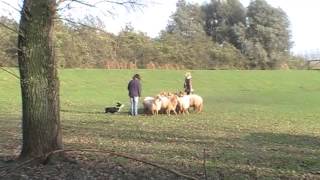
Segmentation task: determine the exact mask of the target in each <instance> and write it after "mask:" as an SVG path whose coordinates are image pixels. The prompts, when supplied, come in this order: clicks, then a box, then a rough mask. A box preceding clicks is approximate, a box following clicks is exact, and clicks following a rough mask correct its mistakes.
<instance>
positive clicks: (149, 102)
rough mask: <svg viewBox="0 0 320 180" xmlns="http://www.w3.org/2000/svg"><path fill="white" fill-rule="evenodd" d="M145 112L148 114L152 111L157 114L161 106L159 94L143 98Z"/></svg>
mask: <svg viewBox="0 0 320 180" xmlns="http://www.w3.org/2000/svg"><path fill="white" fill-rule="evenodd" d="M143 107H144V112H145V113H146V114H148V113H151V114H152V115H155V114H156V115H157V114H158V112H159V110H160V108H161V101H160V98H159V97H158V96H156V97H145V98H144V100H143Z"/></svg>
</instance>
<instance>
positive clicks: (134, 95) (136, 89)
mask: <svg viewBox="0 0 320 180" xmlns="http://www.w3.org/2000/svg"><path fill="white" fill-rule="evenodd" d="M140 80H141V77H140V75H139V74H135V75H134V76H133V77H132V80H131V81H130V82H129V83H128V91H129V97H130V103H131V109H130V113H131V115H132V116H136V115H138V104H139V97H141V83H140Z"/></svg>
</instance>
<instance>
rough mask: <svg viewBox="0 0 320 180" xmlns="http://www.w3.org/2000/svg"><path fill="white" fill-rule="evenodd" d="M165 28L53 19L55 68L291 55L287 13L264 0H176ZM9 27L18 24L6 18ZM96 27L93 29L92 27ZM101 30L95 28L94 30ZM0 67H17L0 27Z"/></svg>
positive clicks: (263, 65) (277, 62)
mask: <svg viewBox="0 0 320 180" xmlns="http://www.w3.org/2000/svg"><path fill="white" fill-rule="evenodd" d="M176 6H177V9H176V11H175V12H174V13H173V14H172V15H171V18H170V20H169V22H168V25H167V27H166V28H165V29H164V30H162V31H161V33H160V35H159V36H158V37H155V38H151V37H149V36H147V35H146V34H145V33H143V32H139V31H136V30H135V29H134V28H133V27H132V26H131V25H130V24H128V25H127V26H126V27H125V28H123V30H122V31H120V32H119V33H118V34H117V35H115V34H111V33H107V32H105V31H102V30H101V29H103V28H104V27H101V26H102V24H103V23H102V22H101V20H100V19H99V18H96V17H90V16H89V17H85V18H84V19H82V20H81V21H80V23H72V22H69V21H65V20H63V19H59V18H56V19H55V21H56V26H55V29H54V39H55V41H54V43H55V45H54V48H55V53H56V57H57V58H58V63H59V67H60V68H73V67H81V68H151V67H152V68H176V69H178V68H190V69H277V68H279V67H280V66H281V64H283V63H286V61H287V59H290V58H289V56H290V48H291V45H292V42H291V32H290V28H289V26H290V23H289V20H288V17H287V15H286V13H285V12H284V11H283V10H282V9H280V8H274V7H272V6H271V5H269V4H268V3H267V2H266V1H265V0H253V1H251V3H250V4H249V6H248V7H247V8H245V7H244V6H243V5H242V4H241V3H240V1H239V0H224V1H221V0H211V1H210V2H209V3H207V4H203V5H199V4H192V3H188V2H186V1H185V0H179V1H178V2H177V4H176ZM0 22H1V23H2V24H6V25H7V26H9V27H17V26H18V23H16V22H15V21H13V20H10V19H8V18H6V17H1V18H0ZM91 27H97V28H91ZM99 29H100V30H99ZM0 36H1V37H3V38H2V41H1V42H0V47H1V49H2V50H1V53H0V62H1V64H2V65H3V66H17V61H16V55H15V53H14V51H12V49H14V48H15V44H16V40H15V39H16V36H17V34H15V33H14V32H12V31H11V30H9V29H8V28H3V27H1V28H0Z"/></svg>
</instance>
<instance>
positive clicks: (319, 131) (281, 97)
mask: <svg viewBox="0 0 320 180" xmlns="http://www.w3.org/2000/svg"><path fill="white" fill-rule="evenodd" d="M11 70H12V71H14V70H13V69H11ZM134 73H140V74H141V75H142V79H143V80H142V84H143V96H152V95H155V94H156V93H158V92H160V91H173V92H175V91H178V90H181V89H182V86H183V75H184V73H185V72H184V71H169V70H168V71H165V70H161V71H160V70H159V71H151V70H137V71H132V70H82V69H66V70H61V71H60V83H61V112H62V113H61V121H62V125H63V135H64V144H65V147H66V148H68V149H77V148H78V149H80V148H95V149H101V150H103V149H109V150H114V151H116V152H121V153H127V154H130V155H131V156H134V157H138V158H142V159H147V160H149V161H152V162H157V163H159V164H162V165H165V166H166V167H170V168H172V169H176V170H179V171H181V172H184V173H185V174H188V175H192V176H197V177H199V178H203V177H204V176H203V171H204V168H203V159H204V158H203V151H204V149H206V151H207V157H206V168H207V173H208V177H209V179H218V178H219V179H303V178H304V179H320V106H319V104H320V72H318V71H192V75H193V84H194V89H195V92H196V93H197V94H199V95H201V96H202V97H203V98H204V101H205V103H204V112H202V113H201V114H195V113H191V114H190V115H188V116H183V115H178V116H174V115H173V116H170V117H168V116H166V115H159V116H138V117H130V116H128V114H127V111H128V105H129V99H128V97H127V90H126V87H127V83H128V81H129V80H130V78H131V76H132V75H133V74H134ZM19 88H20V85H19V81H18V80H17V79H15V78H14V77H13V76H11V75H10V74H8V73H5V72H4V71H0V155H1V156H7V155H14V152H18V150H17V147H18V146H19V145H20V141H21V132H20V131H21V130H20V126H21V125H20V121H21V120H20V119H21V97H20V89H19ZM117 101H121V102H123V103H125V105H126V108H125V109H124V112H122V113H119V114H115V115H106V114H104V113H103V111H104V107H105V106H110V105H113V104H115V103H116V102H117ZM117 161H119V162H120V163H123V164H126V165H127V166H128V167H130V163H131V162H130V161H124V160H119V159H118V160H117ZM131 168H133V167H131ZM124 179H126V178H124Z"/></svg>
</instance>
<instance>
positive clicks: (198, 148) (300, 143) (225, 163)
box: [70, 128, 320, 179]
mask: <svg viewBox="0 0 320 180" xmlns="http://www.w3.org/2000/svg"><path fill="white" fill-rule="evenodd" d="M80 131H82V130H80ZM91 131H94V132H95V133H96V134H99V138H102V139H106V142H105V143H106V146H108V147H110V146H109V145H111V146H114V148H115V149H117V148H119V147H120V146H121V147H122V148H123V147H124V146H125V147H126V151H127V153H137V154H141V155H151V156H154V157H155V158H157V156H161V157H163V159H162V160H161V161H164V162H173V161H176V162H179V161H181V162H191V161H190V158H191V157H192V158H195V159H194V160H195V162H201V161H202V160H203V157H202V150H203V148H206V149H208V151H209V153H208V159H207V161H208V169H210V170H211V173H212V176H213V177H216V178H219V177H220V178H221V177H224V178H226V179H237V178H235V177H243V178H245V179H246V178H249V179H252V178H253V179H254V178H258V179H259V178H271V179H273V178H279V177H281V178H289V179H290V178H291V177H295V176H297V177H303V176H305V175H310V177H312V178H314V177H316V178H320V176H319V174H318V173H319V172H320V150H319V149H320V138H318V137H313V136H306V135H291V134H273V133H250V134H249V135H247V136H243V137H239V138H238V137H233V138H231V137H230V138H228V137H227V136H224V137H217V136H215V134H208V135H205V134H197V133H192V130H190V132H184V131H176V130H174V129H172V131H170V130H168V131H156V130H143V129H137V130H133V129H130V128H125V129H123V128H121V129H113V130H109V131H107V132H106V131H103V129H100V128H94V129H91ZM226 132H228V131H226ZM92 136H93V138H95V137H94V136H95V135H94V134H92ZM113 142H121V143H122V144H119V145H120V146H119V147H117V145H116V144H112V143H113ZM109 143H110V144H109ZM70 145H71V144H70ZM122 148H120V149H122ZM122 150H124V149H122ZM158 158H159V157H158ZM189 168H191V169H189V170H190V171H193V170H192V168H195V167H192V166H190V167H189ZM198 168H199V167H198ZM200 168H201V167H200ZM312 178H311V179H312ZM240 179H241V178H240Z"/></svg>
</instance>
